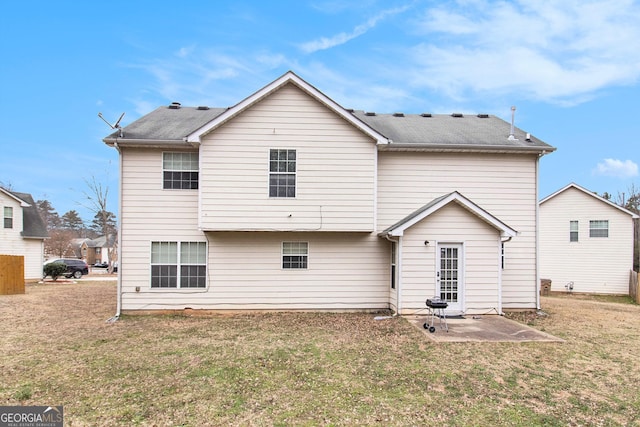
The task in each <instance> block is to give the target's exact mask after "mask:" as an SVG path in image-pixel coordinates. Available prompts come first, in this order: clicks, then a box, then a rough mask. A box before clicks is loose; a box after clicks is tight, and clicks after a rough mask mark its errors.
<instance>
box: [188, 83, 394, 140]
mask: <svg viewBox="0 0 640 427" xmlns="http://www.w3.org/2000/svg"><path fill="white" fill-rule="evenodd" d="M288 83H293V84H295V85H296V86H298V87H299V88H300V89H302V90H304V91H305V92H306V93H308V94H309V95H311V96H312V97H314V98H315V99H316V100H318V101H319V102H321V103H322V104H324V105H326V106H327V107H328V108H329V109H331V110H333V111H334V112H335V113H336V114H338V115H339V116H340V117H342V118H343V119H345V120H346V121H347V122H349V123H351V124H352V125H353V126H355V127H356V128H358V129H359V130H360V131H362V132H364V133H365V134H366V135H369V136H370V137H371V138H373V139H374V140H376V142H377V144H388V143H389V140H388V139H387V138H386V137H385V136H384V135H382V134H380V133H379V132H377V131H376V130H374V129H372V128H371V127H369V126H368V125H367V124H366V123H364V122H362V121H361V120H360V119H358V118H357V117H355V116H354V115H353V114H351V113H350V112H348V111H347V110H345V109H344V108H343V107H342V106H340V105H339V104H338V103H337V102H335V101H333V100H332V99H331V98H329V97H328V96H326V95H325V94H323V93H322V92H320V91H319V90H318V89H316V88H315V87H313V86H312V85H310V84H309V83H307V82H305V81H304V80H302V79H301V78H300V77H298V76H297V75H296V74H295V73H294V72H292V71H287V72H286V73H285V74H284V75H283V76H282V77H280V78H278V79H277V80H275V81H273V82H272V83H270V84H268V85H267V86H265V87H263V88H262V89H260V90H259V91H257V92H256V93H254V94H253V95H251V96H249V97H247V98H245V99H244V100H242V101H240V102H239V103H238V104H236V105H234V106H233V107H231V108H229V109H228V110H227V111H225V112H224V113H222V114H220V115H219V116H217V117H216V118H215V119H213V120H211V121H210V122H209V123H207V124H205V125H204V126H201V127H200V128H199V129H196V130H195V131H193V132H191V133H190V134H189V135H187V137H186V138H185V141H187V142H190V143H200V138H201V137H202V136H204V135H206V134H207V133H209V132H211V131H212V130H214V129H215V128H217V127H219V126H220V125H222V124H223V123H225V122H227V121H228V120H230V119H232V118H233V117H235V116H236V115H237V114H239V113H241V112H242V111H244V110H245V109H247V108H248V107H250V106H251V105H253V104H255V103H256V102H258V101H260V100H261V99H263V98H264V97H266V96H268V95H269V94H271V93H272V92H274V91H276V90H277V89H279V88H281V87H282V86H284V85H286V84H288Z"/></svg>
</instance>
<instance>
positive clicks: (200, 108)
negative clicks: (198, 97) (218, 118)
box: [198, 105, 209, 110]
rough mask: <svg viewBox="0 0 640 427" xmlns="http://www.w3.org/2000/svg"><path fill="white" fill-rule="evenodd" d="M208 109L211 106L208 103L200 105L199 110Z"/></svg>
mask: <svg viewBox="0 0 640 427" xmlns="http://www.w3.org/2000/svg"><path fill="white" fill-rule="evenodd" d="M208 109H209V107H207V106H206V105H200V106H199V107H198V110H208Z"/></svg>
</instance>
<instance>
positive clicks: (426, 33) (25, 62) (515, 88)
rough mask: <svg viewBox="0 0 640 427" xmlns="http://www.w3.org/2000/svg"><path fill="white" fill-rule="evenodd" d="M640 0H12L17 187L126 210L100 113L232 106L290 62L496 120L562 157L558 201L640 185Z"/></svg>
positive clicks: (392, 97)
mask: <svg viewBox="0 0 640 427" xmlns="http://www.w3.org/2000/svg"><path fill="white" fill-rule="evenodd" d="M639 22H640V2H638V1H630V0H612V1H607V0H598V1H577V0H575V1H574V0H565V1H524V0H523V1H475V0H460V1H457V2H453V1H452V2H441V1H418V0H414V1H412V0H406V1H402V0H398V1H396V0H383V1H376V0H359V1H357V2H347V1H344V0H311V1H305V0H296V1H272V2H265V1H242V0H236V1H228V2H222V1H204V0H201V1H198V0H191V1H186V2H177V1H164V0H152V1H147V0H144V1H119V0H110V1H108V2H90V1H86V2H77V1H53V0H52V1H44V0H42V1H32V0H21V1H4V2H2V4H1V5H0V24H1V25H0V28H2V31H3V37H2V39H1V40H0V53H1V58H2V61H0V101H1V102H0V128H1V129H2V132H1V133H0V148H1V151H0V153H1V154H0V183H2V184H4V185H5V186H6V185H9V186H11V188H13V189H14V190H15V191H20V192H28V193H31V194H32V195H33V196H34V198H35V199H42V198H46V199H48V200H50V201H51V203H52V204H53V206H54V208H55V209H56V210H57V212H58V213H59V214H60V215H62V214H64V213H65V212H67V211H69V210H71V209H75V210H77V211H79V212H80V213H81V216H82V217H83V218H84V219H85V220H90V219H91V218H92V217H93V214H92V213H90V212H89V211H88V210H87V209H85V208H84V207H83V205H84V204H85V202H84V199H85V193H87V192H88V191H89V190H88V187H87V184H86V180H90V179H92V177H95V179H96V180H97V181H99V182H101V183H103V184H104V185H105V186H106V187H108V188H109V195H110V198H109V204H108V206H107V207H108V208H109V210H112V211H114V212H116V211H117V203H118V200H117V191H118V182H117V179H118V156H117V153H116V151H115V150H114V149H111V148H108V147H107V146H105V145H104V143H103V142H102V138H103V137H105V136H106V135H108V134H109V133H110V132H111V131H110V129H109V128H108V126H107V125H106V124H105V123H104V122H103V121H102V120H100V119H99V118H98V116H97V115H98V113H99V112H102V114H103V115H104V116H105V118H106V119H107V120H109V121H111V122H114V121H115V120H116V119H117V118H118V117H119V116H120V114H122V113H123V112H124V113H126V114H125V116H124V118H123V120H122V124H123V125H126V124H128V123H131V122H132V121H133V120H135V119H137V118H139V117H140V116H142V115H144V114H146V113H148V112H150V111H151V110H153V109H155V108H156V107H158V106H160V105H167V104H169V103H171V102H173V101H178V102H181V103H182V105H191V106H196V105H209V106H212V107H227V106H231V105H233V104H235V103H237V102H239V101H240V100H242V99H243V98H245V97H247V96H248V95H250V94H252V93H253V92H255V91H256V90H258V89H260V88H261V87H263V86H264V85H266V84H268V83H270V82H271V81H273V80H275V79H276V78H277V77H279V76H281V75H282V74H284V73H285V72H286V71H287V70H293V71H294V72H295V73H297V74H298V75H299V76H300V77H302V78H303V79H305V80H306V81H308V82H309V83H311V84H312V85H314V86H315V87H317V88H318V89H319V90H321V91H322V92H324V93H325V94H326V95H328V96H329V97H331V98H332V99H334V100H335V101H337V102H338V103H339V104H341V105H342V106H344V107H346V108H356V109H362V110H367V111H376V112H380V113H392V112H396V111H402V112H405V113H422V112H431V113H451V112H463V113H490V114H495V115H497V116H499V117H502V118H503V119H505V120H507V121H510V116H511V110H510V107H511V106H512V105H515V106H516V108H517V110H516V118H515V121H516V125H517V126H518V127H520V128H522V129H523V130H525V131H527V132H530V133H531V134H532V135H535V136H536V137H538V138H540V139H542V140H543V141H545V142H547V143H549V144H551V145H553V146H555V147H557V151H556V152H554V153H552V154H550V155H547V156H545V157H543V158H542V160H541V170H540V198H542V197H544V196H546V195H548V194H550V193H552V192H554V191H556V190H558V189H560V188H561V187H563V186H565V185H566V184H568V183H570V182H576V183H577V184H579V185H582V186H584V187H586V188H588V189H590V190H592V191H596V192H598V193H602V192H605V191H606V192H609V193H611V194H613V195H614V196H616V195H618V194H619V193H622V192H625V191H627V190H628V188H629V187H630V185H632V184H634V185H635V186H636V187H638V184H639V183H640V178H639V175H638V173H639V172H638V163H640V148H639V143H638V137H639V136H640V120H638V112H639V110H640V108H639V100H640V84H639V77H640V25H638V23H639Z"/></svg>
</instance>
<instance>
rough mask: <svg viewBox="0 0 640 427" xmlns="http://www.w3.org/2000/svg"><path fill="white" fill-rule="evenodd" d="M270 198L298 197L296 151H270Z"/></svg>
mask: <svg viewBox="0 0 640 427" xmlns="http://www.w3.org/2000/svg"><path fill="white" fill-rule="evenodd" d="M269 197H296V150H282V149H272V150H269Z"/></svg>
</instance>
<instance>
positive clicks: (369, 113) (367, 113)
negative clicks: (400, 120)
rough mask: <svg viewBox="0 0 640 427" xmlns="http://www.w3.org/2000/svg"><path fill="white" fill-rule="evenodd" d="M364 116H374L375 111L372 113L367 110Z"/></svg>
mask: <svg viewBox="0 0 640 427" xmlns="http://www.w3.org/2000/svg"><path fill="white" fill-rule="evenodd" d="M364 115H365V116H375V115H376V113H374V112H373V111H367V112H366V113H364Z"/></svg>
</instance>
